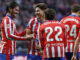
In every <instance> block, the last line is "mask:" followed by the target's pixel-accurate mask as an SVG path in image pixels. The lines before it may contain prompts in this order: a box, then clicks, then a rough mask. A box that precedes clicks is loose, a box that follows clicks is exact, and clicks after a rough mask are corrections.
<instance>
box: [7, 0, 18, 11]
mask: <svg viewBox="0 0 80 60" xmlns="http://www.w3.org/2000/svg"><path fill="white" fill-rule="evenodd" d="M16 6H19V5H18V4H17V3H16V2H15V1H13V2H9V3H8V4H7V7H6V12H9V8H11V9H14V8H15V7H16Z"/></svg>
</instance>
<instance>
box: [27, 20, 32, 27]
mask: <svg viewBox="0 0 80 60" xmlns="http://www.w3.org/2000/svg"><path fill="white" fill-rule="evenodd" d="M32 21H33V19H31V20H30V21H29V24H28V25H29V27H31V23H32Z"/></svg>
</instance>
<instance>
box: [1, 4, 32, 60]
mask: <svg viewBox="0 0 80 60" xmlns="http://www.w3.org/2000/svg"><path fill="white" fill-rule="evenodd" d="M6 12H7V14H6V16H5V17H4V18H3V20H2V23H1V32H2V41H1V43H3V44H2V47H1V49H0V53H2V54H6V55H7V57H6V59H7V60H10V59H12V58H11V57H12V55H14V53H15V40H31V39H33V36H32V35H27V37H22V36H23V34H24V33H25V32H26V31H24V32H22V33H20V34H18V32H17V31H16V25H15V22H14V20H15V18H16V16H17V15H18V14H19V6H18V4H17V3H16V2H10V3H9V4H8V5H7V7H6ZM10 55H11V57H10ZM2 59H4V58H3V57H2ZM2 59H1V56H0V60H2Z"/></svg>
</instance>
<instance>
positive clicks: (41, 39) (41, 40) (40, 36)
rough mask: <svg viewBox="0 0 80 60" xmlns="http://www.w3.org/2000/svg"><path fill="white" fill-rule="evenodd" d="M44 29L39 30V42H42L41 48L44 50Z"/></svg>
mask: <svg viewBox="0 0 80 60" xmlns="http://www.w3.org/2000/svg"><path fill="white" fill-rule="evenodd" d="M42 35H43V34H42V29H41V26H40V28H39V40H40V43H41V47H40V48H44V40H43V36H42Z"/></svg>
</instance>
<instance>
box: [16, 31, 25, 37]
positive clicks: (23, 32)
mask: <svg viewBox="0 0 80 60" xmlns="http://www.w3.org/2000/svg"><path fill="white" fill-rule="evenodd" d="M16 35H17V36H24V35H26V30H24V31H22V32H21V33H18V32H17V31H16Z"/></svg>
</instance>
